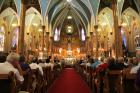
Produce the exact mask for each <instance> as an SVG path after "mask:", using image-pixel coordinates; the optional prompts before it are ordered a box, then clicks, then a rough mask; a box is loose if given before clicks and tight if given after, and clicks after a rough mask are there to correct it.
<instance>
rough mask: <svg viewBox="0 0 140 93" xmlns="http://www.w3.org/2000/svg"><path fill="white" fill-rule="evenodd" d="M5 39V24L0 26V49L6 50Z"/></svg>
mask: <svg viewBox="0 0 140 93" xmlns="http://www.w3.org/2000/svg"><path fill="white" fill-rule="evenodd" d="M4 39H5V29H4V27H3V26H1V27H0V51H4Z"/></svg>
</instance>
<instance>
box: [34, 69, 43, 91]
mask: <svg viewBox="0 0 140 93" xmlns="http://www.w3.org/2000/svg"><path fill="white" fill-rule="evenodd" d="M32 73H33V75H34V78H33V81H36V87H35V90H34V92H33V93H42V91H43V90H42V88H43V81H44V78H43V76H42V75H41V73H40V72H39V69H32Z"/></svg>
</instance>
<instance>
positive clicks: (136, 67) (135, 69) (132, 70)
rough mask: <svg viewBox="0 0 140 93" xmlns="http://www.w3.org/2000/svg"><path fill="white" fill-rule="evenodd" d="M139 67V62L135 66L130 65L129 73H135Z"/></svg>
mask: <svg viewBox="0 0 140 93" xmlns="http://www.w3.org/2000/svg"><path fill="white" fill-rule="evenodd" d="M139 68H140V62H139V63H138V65H137V66H134V67H132V69H131V71H130V73H131V74H136V73H137V71H138V70H139Z"/></svg>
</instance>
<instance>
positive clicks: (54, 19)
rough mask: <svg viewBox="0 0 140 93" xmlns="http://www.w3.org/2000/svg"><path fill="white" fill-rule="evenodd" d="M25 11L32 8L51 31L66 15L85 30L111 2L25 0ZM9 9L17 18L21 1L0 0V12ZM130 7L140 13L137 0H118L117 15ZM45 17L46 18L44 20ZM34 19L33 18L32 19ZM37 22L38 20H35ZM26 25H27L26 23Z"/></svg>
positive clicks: (92, 0) (99, 0)
mask: <svg viewBox="0 0 140 93" xmlns="http://www.w3.org/2000/svg"><path fill="white" fill-rule="evenodd" d="M25 1H26V6H27V9H29V8H31V7H34V8H35V9H36V10H37V12H38V14H39V13H40V15H39V16H41V17H42V19H40V20H41V21H42V24H46V21H47V22H48V24H50V25H51V27H52V29H55V27H57V26H58V24H63V22H64V21H63V20H64V19H66V17H67V16H68V14H71V15H72V16H73V17H74V19H75V22H76V24H77V25H78V24H82V26H84V28H85V29H86V30H87V28H88V24H91V20H94V21H93V25H94V24H96V21H97V20H96V18H97V17H96V16H97V14H98V13H99V12H100V11H101V10H102V9H103V8H105V7H109V8H110V5H111V1H112V0H25ZM8 7H11V8H12V9H13V10H15V12H16V13H17V15H18V16H20V14H21V13H20V12H21V0H0V11H1V12H3V10H5V9H6V8H8ZM128 7H132V8H133V9H135V10H136V11H137V12H138V13H139V12H140V1H139V0H118V14H119V15H121V13H122V11H124V10H125V9H126V8H128ZM46 17H48V18H47V19H48V20H46ZM34 19H35V18H34ZM37 21H39V20H37ZM27 22H28V20H27ZM27 24H28V23H27Z"/></svg>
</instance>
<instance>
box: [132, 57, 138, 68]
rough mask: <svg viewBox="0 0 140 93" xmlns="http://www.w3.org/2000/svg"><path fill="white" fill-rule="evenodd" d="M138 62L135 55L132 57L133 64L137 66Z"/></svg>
mask: <svg viewBox="0 0 140 93" xmlns="http://www.w3.org/2000/svg"><path fill="white" fill-rule="evenodd" d="M138 63H139V62H138V59H137V58H136V57H133V66H137V65H138Z"/></svg>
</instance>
